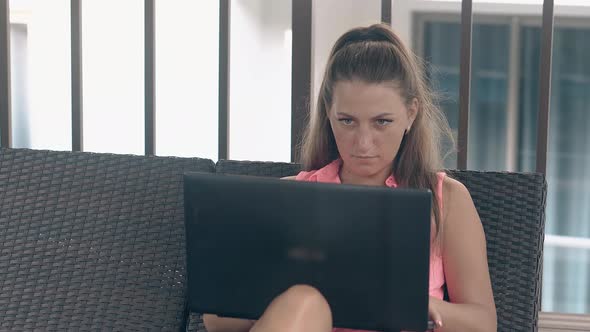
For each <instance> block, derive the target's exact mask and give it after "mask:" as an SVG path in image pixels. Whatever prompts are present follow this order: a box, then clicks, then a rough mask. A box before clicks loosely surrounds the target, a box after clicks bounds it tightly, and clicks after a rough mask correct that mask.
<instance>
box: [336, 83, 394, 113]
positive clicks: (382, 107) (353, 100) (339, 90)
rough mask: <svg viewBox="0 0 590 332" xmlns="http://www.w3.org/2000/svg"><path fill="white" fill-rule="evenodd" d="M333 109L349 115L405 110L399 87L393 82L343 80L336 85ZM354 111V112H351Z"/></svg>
mask: <svg viewBox="0 0 590 332" xmlns="http://www.w3.org/2000/svg"><path fill="white" fill-rule="evenodd" d="M332 109H333V110H334V111H336V112H345V113H348V114H349V115H359V116H360V115H373V114H380V113H383V112H390V113H392V114H394V115H395V114H398V113H399V112H402V111H404V110H405V103H404V102H403V99H402V96H401V94H400V93H399V89H398V88H397V87H395V86H394V84H393V83H367V82H363V81H356V80H353V81H341V82H337V83H336V85H335V86H334V90H333V96H332ZM351 113H354V114H351Z"/></svg>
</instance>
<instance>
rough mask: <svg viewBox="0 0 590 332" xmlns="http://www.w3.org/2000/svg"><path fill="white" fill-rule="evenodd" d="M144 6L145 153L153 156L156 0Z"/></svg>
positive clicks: (154, 134)
mask: <svg viewBox="0 0 590 332" xmlns="http://www.w3.org/2000/svg"><path fill="white" fill-rule="evenodd" d="M144 6H145V8H144V57H145V63H144V66H145V68H144V70H145V74H144V75H145V82H144V84H145V86H144V100H145V155H146V156H153V155H155V154H156V94H155V92H156V91H155V90H156V89H155V83H156V82H155V81H156V80H155V76H156V70H155V68H156V61H155V59H156V54H155V52H156V51H155V50H156V48H155V44H156V39H155V25H156V24H155V23H156V22H155V2H154V0H145V4H144Z"/></svg>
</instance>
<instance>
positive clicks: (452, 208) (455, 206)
mask: <svg viewBox="0 0 590 332" xmlns="http://www.w3.org/2000/svg"><path fill="white" fill-rule="evenodd" d="M443 200H444V204H443V206H444V208H443V209H444V212H443V213H444V215H445V217H446V218H444V220H445V221H444V222H445V223H447V222H450V223H457V222H460V221H458V220H465V219H474V218H477V219H479V217H478V216H477V211H476V209H475V206H474V204H473V199H472V198H471V194H470V193H469V190H468V189H467V187H465V185H464V184H463V183H461V182H459V181H457V180H455V179H453V178H451V177H449V176H446V177H445V178H444V182H443ZM465 217H466V218H465Z"/></svg>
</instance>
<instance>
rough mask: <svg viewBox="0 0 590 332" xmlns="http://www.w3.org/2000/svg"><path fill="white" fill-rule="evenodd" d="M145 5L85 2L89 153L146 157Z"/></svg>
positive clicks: (110, 0) (132, 0)
mask: <svg viewBox="0 0 590 332" xmlns="http://www.w3.org/2000/svg"><path fill="white" fill-rule="evenodd" d="M143 13H144V6H143V1H141V0H126V1H118V0H85V1H83V2H82V67H83V68H82V72H83V80H84V91H83V94H84V97H83V100H84V101H83V103H84V110H83V112H84V115H83V122H84V123H83V125H84V138H83V141H84V150H85V151H93V152H112V153H131V154H144V151H145V149H144V51H143V48H144V41H143V37H144V34H143V26H144V25H143V23H144V22H143Z"/></svg>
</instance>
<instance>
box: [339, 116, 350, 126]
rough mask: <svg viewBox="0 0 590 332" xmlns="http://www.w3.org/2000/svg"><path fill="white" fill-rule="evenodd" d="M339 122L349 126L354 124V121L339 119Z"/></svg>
mask: <svg viewBox="0 0 590 332" xmlns="http://www.w3.org/2000/svg"><path fill="white" fill-rule="evenodd" d="M338 121H340V122H342V123H343V124H345V125H347V126H349V125H351V124H352V119H346V118H345V119H338Z"/></svg>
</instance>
